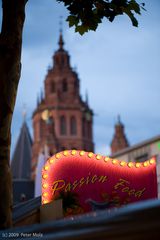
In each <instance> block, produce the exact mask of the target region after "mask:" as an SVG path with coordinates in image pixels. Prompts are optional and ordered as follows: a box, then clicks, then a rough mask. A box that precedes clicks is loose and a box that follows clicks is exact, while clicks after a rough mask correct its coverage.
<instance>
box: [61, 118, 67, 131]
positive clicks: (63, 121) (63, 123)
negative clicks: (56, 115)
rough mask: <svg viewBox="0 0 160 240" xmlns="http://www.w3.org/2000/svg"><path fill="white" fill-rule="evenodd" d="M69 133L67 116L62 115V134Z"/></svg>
mask: <svg viewBox="0 0 160 240" xmlns="http://www.w3.org/2000/svg"><path fill="white" fill-rule="evenodd" d="M66 133H67V126H66V118H65V116H61V117H60V134H61V135H66Z"/></svg>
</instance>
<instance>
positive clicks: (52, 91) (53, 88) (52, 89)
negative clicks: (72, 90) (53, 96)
mask: <svg viewBox="0 0 160 240" xmlns="http://www.w3.org/2000/svg"><path fill="white" fill-rule="evenodd" d="M55 91H56V85H55V82H52V83H51V93H55Z"/></svg>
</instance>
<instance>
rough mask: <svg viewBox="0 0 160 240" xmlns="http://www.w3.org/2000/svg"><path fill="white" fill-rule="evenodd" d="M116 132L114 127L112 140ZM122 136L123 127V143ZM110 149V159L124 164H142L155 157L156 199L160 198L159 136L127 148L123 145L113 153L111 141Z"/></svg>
mask: <svg viewBox="0 0 160 240" xmlns="http://www.w3.org/2000/svg"><path fill="white" fill-rule="evenodd" d="M116 131H117V128H116V127H115V134H114V138H115V136H116ZM124 136H125V135H124V126H123V134H121V141H122V140H123V141H124V143H125V138H126V137H125V138H124ZM117 141H118V139H117V140H116V141H115V140H114V142H116V143H117ZM127 142H128V141H127ZM116 146H117V145H116ZM119 146H120V145H119ZM121 146H122V145H121ZM111 149H112V154H111V157H112V158H117V159H119V160H123V161H126V162H144V161H146V160H148V159H150V158H152V157H153V156H154V157H156V165H157V183H158V197H159V198H160V135H158V136H155V137H153V138H151V139H148V140H145V141H143V142H140V143H138V144H135V145H132V146H129V145H128V146H127V145H125V144H124V147H120V148H117V151H113V150H115V148H113V141H112V143H111Z"/></svg>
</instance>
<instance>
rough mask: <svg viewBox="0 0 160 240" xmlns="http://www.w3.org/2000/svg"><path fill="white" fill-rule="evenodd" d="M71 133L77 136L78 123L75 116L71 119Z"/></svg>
mask: <svg viewBox="0 0 160 240" xmlns="http://www.w3.org/2000/svg"><path fill="white" fill-rule="evenodd" d="M70 131H71V135H76V134H77V122H76V118H75V117H74V116H72V117H71V119H70Z"/></svg>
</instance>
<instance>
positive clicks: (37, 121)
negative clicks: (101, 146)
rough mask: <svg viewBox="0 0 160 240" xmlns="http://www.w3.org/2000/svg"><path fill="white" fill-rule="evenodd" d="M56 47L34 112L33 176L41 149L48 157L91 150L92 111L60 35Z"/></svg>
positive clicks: (92, 148) (92, 147)
mask: <svg viewBox="0 0 160 240" xmlns="http://www.w3.org/2000/svg"><path fill="white" fill-rule="evenodd" d="M58 44H59V48H58V50H57V51H56V52H55V54H54V55H53V67H52V68H50V69H49V70H48V72H47V75H46V77H45V81H44V97H42V98H41V100H40V102H38V105H37V108H36V109H35V111H34V113H33V119H32V120H33V132H34V140H33V148H32V154H33V155H32V174H33V178H34V175H35V169H36V165H37V160H38V155H39V154H40V152H42V151H43V149H44V146H47V147H48V151H49V154H50V155H52V154H55V153H56V152H59V151H62V150H65V149H83V150H86V151H94V144H93V134H92V126H93V111H92V110H91V109H90V107H89V105H88V102H87V100H86V101H83V100H82V98H81V96H80V82H79V78H78V75H77V73H76V72H75V71H74V70H73V69H72V67H71V65H70V56H69V54H68V52H67V51H66V50H64V48H63V45H64V42H63V37H62V33H60V37H59V43H58Z"/></svg>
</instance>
